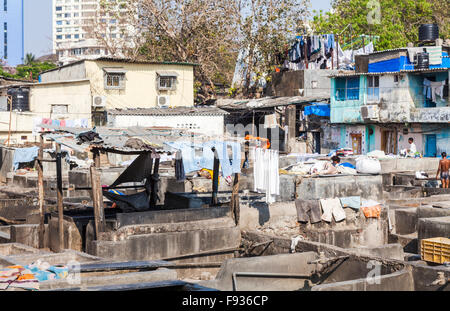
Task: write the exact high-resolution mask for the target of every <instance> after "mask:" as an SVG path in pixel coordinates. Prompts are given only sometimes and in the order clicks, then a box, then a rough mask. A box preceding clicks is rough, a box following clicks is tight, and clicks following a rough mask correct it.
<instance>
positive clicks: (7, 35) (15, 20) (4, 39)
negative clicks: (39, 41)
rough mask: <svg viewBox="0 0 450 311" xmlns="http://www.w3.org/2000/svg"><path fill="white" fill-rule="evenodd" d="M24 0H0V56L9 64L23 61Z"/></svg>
mask: <svg viewBox="0 0 450 311" xmlns="http://www.w3.org/2000/svg"><path fill="white" fill-rule="evenodd" d="M23 2H24V0H15V1H13V0H0V33H1V35H0V46H1V48H0V58H1V59H2V60H3V61H4V62H5V63H7V64H8V65H9V66H16V65H18V64H21V63H22V62H23V58H24V56H25V49H24V3H23Z"/></svg>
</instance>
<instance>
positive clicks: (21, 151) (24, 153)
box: [13, 147, 39, 170]
mask: <svg viewBox="0 0 450 311" xmlns="http://www.w3.org/2000/svg"><path fill="white" fill-rule="evenodd" d="M38 151H39V147H30V148H17V149H15V150H14V158H13V166H14V170H17V169H18V168H19V164H20V163H28V162H32V161H34V159H36V158H37V156H38Z"/></svg>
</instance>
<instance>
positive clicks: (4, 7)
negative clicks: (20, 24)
mask: <svg viewBox="0 0 450 311" xmlns="http://www.w3.org/2000/svg"><path fill="white" fill-rule="evenodd" d="M3 11H5V12H6V11H8V0H3Z"/></svg>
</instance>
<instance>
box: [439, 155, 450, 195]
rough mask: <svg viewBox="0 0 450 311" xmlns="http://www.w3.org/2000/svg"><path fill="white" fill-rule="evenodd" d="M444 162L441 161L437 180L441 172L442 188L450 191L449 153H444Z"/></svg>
mask: <svg viewBox="0 0 450 311" xmlns="http://www.w3.org/2000/svg"><path fill="white" fill-rule="evenodd" d="M441 155H442V160H441V161H439V167H438V170H437V173H436V179H438V178H439V172H441V176H440V177H441V183H442V188H444V189H448V188H449V182H450V172H449V170H450V160H449V159H447V153H446V152H442V154H441Z"/></svg>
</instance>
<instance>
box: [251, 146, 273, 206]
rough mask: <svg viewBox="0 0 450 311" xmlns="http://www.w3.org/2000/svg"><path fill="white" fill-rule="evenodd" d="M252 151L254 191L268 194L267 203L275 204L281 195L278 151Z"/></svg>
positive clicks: (258, 149) (259, 149) (257, 149)
mask: <svg viewBox="0 0 450 311" xmlns="http://www.w3.org/2000/svg"><path fill="white" fill-rule="evenodd" d="M251 150H252V151H251V156H252V157H254V168H253V179H254V190H255V192H259V193H265V194H266V203H273V202H275V198H276V196H277V195H279V194H280V176H279V171H278V170H279V167H278V161H279V154H278V151H277V150H270V149H263V148H252V149H251Z"/></svg>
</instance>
